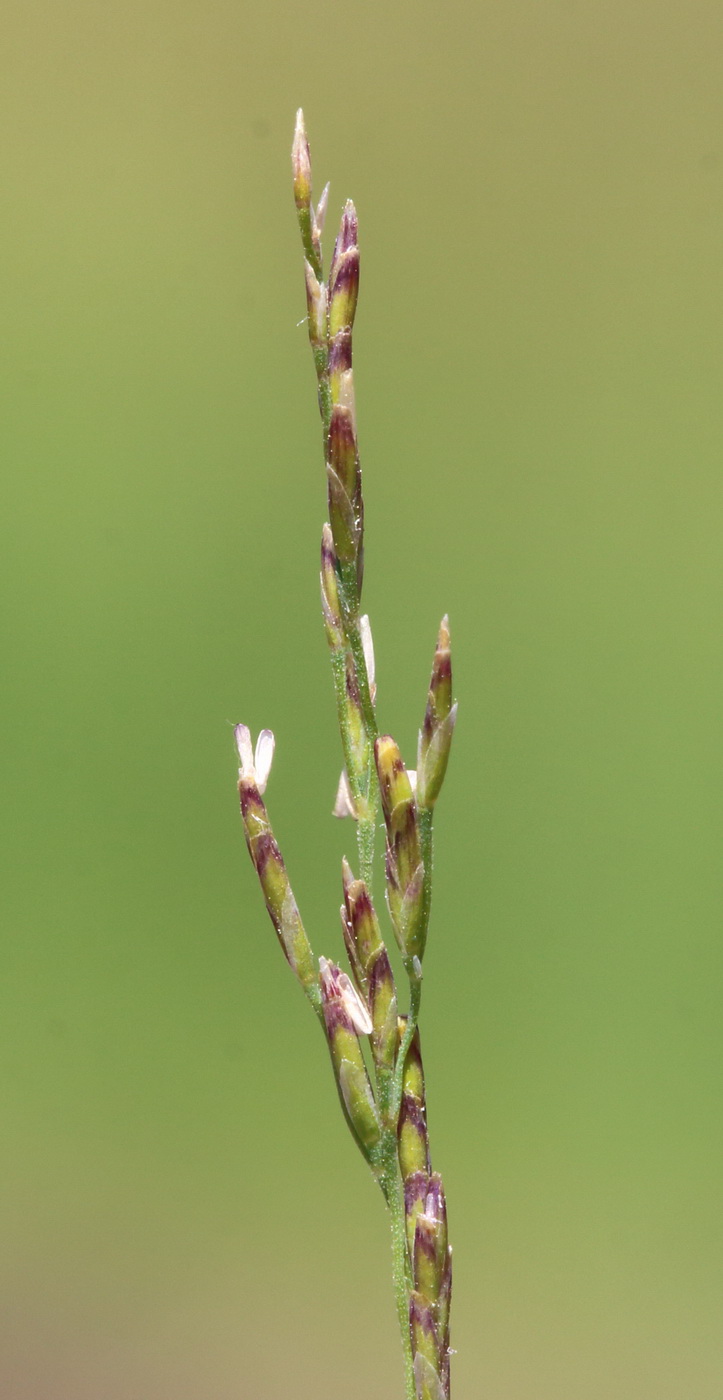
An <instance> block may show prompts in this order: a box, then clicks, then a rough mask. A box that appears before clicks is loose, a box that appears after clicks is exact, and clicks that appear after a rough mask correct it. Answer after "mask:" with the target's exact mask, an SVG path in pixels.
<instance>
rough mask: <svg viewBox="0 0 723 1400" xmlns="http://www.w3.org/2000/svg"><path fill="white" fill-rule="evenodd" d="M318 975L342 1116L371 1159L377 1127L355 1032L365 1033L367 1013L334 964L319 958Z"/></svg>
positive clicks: (376, 1136)
mask: <svg viewBox="0 0 723 1400" xmlns="http://www.w3.org/2000/svg"><path fill="white" fill-rule="evenodd" d="M319 974H320V984H321V1004H322V1008H323V1012H324V1024H325V1026H326V1036H327V1040H328V1042H329V1050H330V1052H331V1062H332V1065H333V1068H334V1077H335V1079H336V1084H337V1088H338V1090H339V1098H340V1100H341V1105H342V1108H343V1110H344V1116H345V1118H346V1120H347V1123H348V1124H349V1127H350V1128H351V1131H352V1133H353V1135H354V1138H355V1139H356V1141H357V1143H358V1145H359V1147H360V1148H361V1150H362V1152H363V1153H364V1156H365V1157H366V1158H367V1159H368V1160H372V1158H373V1155H374V1149H375V1148H376V1147H377V1145H378V1143H379V1137H380V1131H381V1128H380V1123H379V1114H378V1112H377V1106H376V1103H375V1102H374V1095H373V1093H372V1087H371V1084H370V1083H369V1076H368V1074H367V1071H366V1066H365V1064H364V1057H363V1055H362V1052H361V1046H360V1044H359V1033H360V1032H361V1033H362V1034H364V1035H368V1034H369V1032H370V1031H371V1029H372V1020H371V1016H370V1015H369V1011H368V1008H367V1007H366V1005H365V1003H364V1002H363V1001H362V999H361V997H360V996H359V993H358V992H357V991H356V990H355V989H354V987H353V986H352V983H351V982H350V981H349V978H348V977H347V975H346V973H345V972H342V970H341V968H339V967H337V966H336V964H335V963H332V962H327V959H326V958H320V959H319Z"/></svg>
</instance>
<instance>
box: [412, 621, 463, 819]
mask: <svg viewBox="0 0 723 1400" xmlns="http://www.w3.org/2000/svg"><path fill="white" fill-rule="evenodd" d="M456 720H457V706H456V705H453V704H452V660H451V654H450V646H449V619H448V618H447V617H443V618H442V622H441V625H440V628H439V636H438V638H437V646H436V650H435V653H434V663H433V665H432V679H431V681H430V683H429V695H428V697H427V709H426V712H425V715H424V724H423V725H422V728H421V730H420V732H419V747H418V750H417V805H418V806H419V807H433V806H434V804H435V802H436V801H437V798H438V797H439V792H440V788H441V786H442V783H443V782H444V775H445V773H446V771H447V762H448V759H449V751H450V748H451V746H452V735H453V733H454V726H455V723H456Z"/></svg>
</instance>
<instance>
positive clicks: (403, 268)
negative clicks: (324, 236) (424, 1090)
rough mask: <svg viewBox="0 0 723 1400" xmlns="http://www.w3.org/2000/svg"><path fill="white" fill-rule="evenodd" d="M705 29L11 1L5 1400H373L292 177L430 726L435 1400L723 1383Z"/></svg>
mask: <svg viewBox="0 0 723 1400" xmlns="http://www.w3.org/2000/svg"><path fill="white" fill-rule="evenodd" d="M721 37H722V34H721V16H720V7H719V5H718V4H717V3H716V0H688V3H687V4H685V5H682V4H674V3H671V0H607V3H606V4H604V5H601V4H592V3H581V2H579V3H576V0H548V3H537V0H504V3H503V0H486V2H485V3H482V4H470V3H461V0H451V3H449V4H448V5H447V6H446V7H445V8H444V9H442V8H441V7H440V6H439V5H438V4H433V3H429V0H425V2H424V3H419V4H411V3H394V0H392V3H380V0H368V2H367V3H366V4H365V5H363V6H361V7H360V6H340V5H338V4H329V3H326V0H320V2H319V3H318V4H317V5H316V6H301V5H295V4H291V3H289V4H279V3H277V0H270V3H269V0H267V3H266V4H265V5H263V6H262V5H260V4H257V5H251V4H249V3H247V0H241V3H234V4H231V3H228V0H206V2H205V3H203V4H201V3H200V0H174V3H170V0H143V3H140V0H123V3H122V4H121V3H119V0H108V3H104V4H100V3H92V0H64V3H63V4H62V5H58V4H52V3H49V0H8V4H7V7H6V10H5V15H4V20H3V52H2V60H1V61H2V69H3V80H2V93H1V96H0V120H1V123H2V132H3V136H2V146H3V170H4V174H3V179H2V195H1V196H0V198H1V201H2V214H1V217H0V245H1V247H2V254H1V256H0V307H1V308H2V312H1V315H2V337H1V341H2V374H1V375H0V393H1V395H2V422H3V461H4V466H3V472H2V478H3V485H2V497H3V507H2V524H1V525H0V530H1V532H2V540H1V544H0V572H1V576H2V584H1V595H2V656H3V681H2V688H1V691H0V715H1V722H0V745H1V747H2V756H1V760H0V761H1V766H2V774H3V799H2V809H1V810H2V841H1V845H0V861H1V862H2V934H1V950H2V951H1V958H0V1003H1V1005H0V1099H1V1103H2V1149H1V1150H0V1219H1V1222H2V1223H1V1227H0V1233H1V1236H2V1245H1V1250H0V1256H1V1260H2V1262H1V1263H0V1290H1V1294H2V1317H3V1321H2V1333H3V1337H2V1345H1V1346H0V1392H1V1393H2V1395H3V1397H4V1400H282V1397H284V1400H286V1397H289V1396H292V1395H293V1396H294V1397H295V1398H296V1400H312V1397H313V1400H326V1398H327V1397H328V1398H329V1400H332V1397H338V1396H340V1395H344V1396H345V1397H347V1400H369V1398H370V1397H374V1400H398V1397H399V1396H400V1395H401V1388H402V1387H401V1372H400V1369H399V1360H398V1355H397V1339H396V1334H395V1318H394V1313H393V1307H392V1301H391V1291H390V1284H389V1280H388V1244H387V1237H386V1224H385V1221H384V1219H383V1216H382V1209H381V1203H380V1201H379V1200H378V1199H377V1197H376V1194H375V1190H374V1188H373V1186H372V1184H371V1182H370V1180H369V1179H368V1177H367V1174H366V1171H365V1169H364V1167H363V1164H362V1163H361V1159H360V1158H358V1157H357V1155H356V1154H355V1151H354V1149H353V1146H352V1144H351V1142H350V1140H349V1139H348V1137H347V1134H346V1130H345V1128H344V1125H343V1123H342V1121H341V1117H340V1114H339V1111H338V1105H337V1102H336V1096H335V1092H334V1090H333V1085H332V1081H331V1074H330V1071H329V1067H328V1063H327V1060H326V1052H325V1048H324V1046H323V1043H322V1040H321V1037H320V1036H319V1034H318V1030H317V1028H316V1026H315V1025H314V1023H313V1018H312V1017H311V1016H310V1014H309V1012H308V1007H307V1006H306V1004H305V1003H304V1002H303V998H302V997H301V995H300V994H299V991H298V988H297V987H296V986H295V985H294V982H293V979H292V977H291V976H290V974H289V973H288V971H287V969H286V968H285V967H284V965H283V962H282V959H281V957H280V954H279V950H278V947H277V945H276V942H275V939H274V936H273V932H272V930H271V926H270V924H269V923H268V920H267V917H266V914H265V912H264V911H263V908H262V905H261V901H260V898H259V894H258V890H257V888H256V885H255V881H254V878H253V875H252V871H251V869H250V865H249V863H248V860H247V856H246V852H245V850H244V847H243V841H242V835H241V827H240V823H239V819H238V815H237V810H236V799H235V790H234V776H235V763H234V755H233V750H232V737H231V730H230V727H229V726H230V722H232V721H234V720H237V719H240V718H243V719H244V720H246V721H247V722H248V723H249V724H251V725H252V726H253V728H254V729H256V728H258V727H260V726H261V725H270V726H271V727H273V728H274V730H275V731H276V733H277V740H278V746H277V762H276V765H275V769H274V774H273V777H272V784H271V788H270V793H269V798H270V803H271V808H272V813H273V817H274V821H275V825H276V827H277V832H278V835H279V837H280V840H281V842H282V845H283V848H284V851H285V854H286V858H287V862H288V865H289V866H290V870H291V873H292V876H293V880H294V883H295V886H296V889H297V894H298V897H299V900H300V902H301V904H302V908H303V911H304V914H305V919H306V922H307V926H308V928H309V930H310V933H311V936H312V939H313V942H314V944H315V947H316V950H317V951H323V952H325V953H326V954H327V955H332V956H334V955H338V954H339V952H340V935H339V931H338V918H337V915H336V912H335V911H336V909H337V907H338V902H339V876H338V862H339V858H340V856H341V853H342V851H343V849H344V848H349V847H350V846H351V845H352V841H353V838H352V833H351V831H350V830H349V829H348V828H346V827H344V826H342V825H341V824H339V823H334V822H333V821H332V819H331V816H330V805H331V800H332V797H333V792H334V788H335V784H336V778H337V774H338V769H339V741H338V737H337V735H336V732H335V728H334V713H333V703H332V697H331V688H330V680H329V675H328V666H327V657H326V654H325V643H324V638H323V633H322V629H321V626H320V622H319V616H318V611H319V610H318V593H317V578H316V572H317V551H318V539H319V531H320V526H321V522H322V520H323V518H324V487H323V481H322V472H321V465H320V454H319V429H318V423H317V417H316V406H315V397H314V385H313V372H312V367H311V363H310V359H309V354H308V347H307V344H306V336H305V331H304V327H303V325H300V324H298V323H299V322H300V321H301V318H302V316H303V314H304V301H303V290H302V282H301V269H300V263H299V253H298V246H297V235H296V229H295V220H294V213H293V206H292V201H291V193H290V185H289V164H288V153H289V146H290V140H291V132H292V126H293V116H294V111H295V108H296V106H297V105H298V104H299V103H300V102H301V103H303V104H304V107H305V110H306V113H307V120H308V124H309V129H310V134H311V141H312V154H313V158H314V164H315V171H316V175H317V188H318V189H320V187H321V183H322V182H323V180H324V179H326V178H327V177H329V178H331V181H332V197H331V210H332V215H331V218H332V221H333V220H334V218H335V217H336V216H337V214H338V210H339V209H340V206H341V203H342V201H343V199H344V198H345V197H347V196H348V195H350V194H353V196H354V198H355V200H356V202H357V205H358V208H359V213H360V220H361V237H362V258H363V266H362V299H361V303H360V312H359V319H358V331H357V335H356V378H357V392H358V405H359V417H360V434H361V445H362V454H363V464H364V468H365V485H366V498H367V523H368V547H367V587H366V601H367V605H368V608H369V611H370V613H371V616H372V620H373V625H374V630H375V636H376V642H377V653H378V667H379V672H380V684H379V708H380V716H381V721H382V724H383V726H384V727H385V728H390V729H392V730H393V731H394V732H395V734H397V736H398V738H399V740H400V742H401V743H402V745H403V748H404V750H405V752H406V753H407V755H408V756H409V759H410V760H411V757H412V754H413V747H414V740H415V734H416V729H417V726H418V723H419V721H420V718H421V714H422V710H423V705H424V697H425V690H426V684H427V678H428V673H429V666H430V662H431V655H432V648H433V641H434V636H435V632H436V627H437V624H438V620H439V617H440V615H441V613H442V611H444V610H449V613H450V616H451V619H452V628H453V642H454V649H455V662H456V690H457V694H458V698H459V700H460V722H459V727H458V735H457V740H456V750H455V753H454V757H453V761H452V764H451V767H450V772H449V777H448V783H447V787H446V790H445V793H444V796H443V800H442V802H441V805H440V808H439V812H438V823H437V825H438V844H437V879H436V893H435V901H436V904H435V920H434V928H433V933H432V936H431V942H430V947H429V953H428V959H427V963H426V967H427V990H426V1004H425V1009H424V1043H425V1051H426V1060H427V1064H428V1092H429V1104H430V1122H431V1129H432V1134H433V1147H434V1151H435V1159H436V1163H437V1165H438V1167H439V1168H440V1169H442V1170H443V1172H444V1174H445V1179H446V1182H447V1187H448V1192H449V1196H450V1209H451V1223H452V1229H453V1234H454V1242H455V1245H456V1306H455V1330H454V1339H453V1340H454V1344H455V1346H456V1347H457V1349H458V1357H457V1360H456V1372H455V1394H456V1395H457V1396H458V1397H460V1400H462V1397H464V1400H477V1397H481V1398H482V1400H612V1397H615V1400H719V1397H720V1395H721V1393H722V1387H723V1341H722V1339H721V1304H722V1302H723V1297H722V1295H723V1286H722V1285H723V1206H722V1204H721V1175H722V1172H723V1133H722V1131H721V1120H722V1110H723V1093H722V1087H723V1086H722V1079H723V1071H722V1065H723V1054H722V1052H723V1032H722V1026H723V958H722V954H721V876H720V870H721V835H722V830H723V823H722V817H723V812H722V810H721V809H722V800H721V691H722V689H723V655H722V642H721V635H722V629H721V582H722V580H721V574H722V572H723V566H722V563H721V560H722V551H721V526H722V525H723V508H722V506H723V502H722V500H721V448H722V447H723V423H722V421H721V408H720V379H721V348H722V345H721V341H722V336H721V324H722V317H721V312H722V306H721V302H722V293H723V272H722V271H721V212H722V199H721V195H722V182H723V137H722V135H721V133H722V132H723V98H722V96H721V81H720V41H721Z"/></svg>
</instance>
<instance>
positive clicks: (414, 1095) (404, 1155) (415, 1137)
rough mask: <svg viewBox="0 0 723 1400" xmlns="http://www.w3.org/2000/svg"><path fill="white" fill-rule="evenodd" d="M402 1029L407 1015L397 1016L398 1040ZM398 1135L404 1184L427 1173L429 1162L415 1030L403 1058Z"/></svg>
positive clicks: (425, 1108)
mask: <svg viewBox="0 0 723 1400" xmlns="http://www.w3.org/2000/svg"><path fill="white" fill-rule="evenodd" d="M405 1030H406V1017H404V1016H400V1017H399V1026H398V1035H399V1040H400V1041H401V1040H402V1037H403V1035H404V1031H405ZM397 1138H398V1152H399V1167H400V1170H401V1173H402V1180H403V1181H404V1182H405V1183H406V1182H407V1181H408V1179H409V1177H410V1176H416V1175H417V1174H419V1173H420V1172H422V1173H427V1174H428V1173H429V1170H430V1162H429V1137H428V1134H427V1107H426V1101H425V1094H424V1070H423V1068H422V1052H421V1047H420V1041H419V1030H418V1029H417V1030H415V1032H414V1035H413V1037H412V1041H411V1044H410V1046H409V1049H408V1051H407V1057H406V1059H405V1061H404V1072H403V1076H402V1104H401V1109H400V1112H399V1123H398V1127H397Z"/></svg>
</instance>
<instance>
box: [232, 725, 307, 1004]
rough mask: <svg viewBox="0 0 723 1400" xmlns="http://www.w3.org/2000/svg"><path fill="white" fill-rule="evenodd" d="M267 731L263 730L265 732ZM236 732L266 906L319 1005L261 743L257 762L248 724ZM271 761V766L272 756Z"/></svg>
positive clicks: (242, 796) (241, 786) (244, 802)
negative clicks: (271, 812)
mask: <svg viewBox="0 0 723 1400" xmlns="http://www.w3.org/2000/svg"><path fill="white" fill-rule="evenodd" d="M268 732H269V731H264V733H268ZM235 733H236V743H237V747H238V751H239V757H240V759H241V769H240V771H239V782H238V792H239V802H240V804H241V817H242V820H243V827H244V834H245V836H246V845H247V846H248V850H249V854H250V856H251V859H252V861H253V864H254V868H255V870H256V874H257V875H258V877H259V883H260V885H261V889H262V891H263V895H264V899H265V901H266V908H267V909H268V911H269V915H270V918H271V922H272V924H273V925H274V928H275V929H276V933H277V935H278V939H279V942H280V944H281V947H282V948H283V950H284V953H285V955H286V958H287V961H288V963H289V966H290V967H291V968H292V970H293V971H294V972H295V973H296V976H297V977H298V979H299V981H300V982H301V985H302V987H303V988H304V990H305V992H306V993H307V995H308V996H309V998H310V1000H311V1001H312V1002H314V1004H315V1005H316V1004H318V991H317V987H316V967H315V965H314V955H313V953H312V951H311V946H310V944H309V940H308V938H307V936H306V932H305V929H304V925H303V924H302V922H301V915H300V913H299V908H298V905H297V903H296V900H295V898H294V892H293V890H292V888H291V884H290V881H289V877H288V875H287V873H286V866H285V865H284V860H283V857H282V855H281V851H280V850H279V847H278V845H277V843H276V840H275V837H274V833H273V831H272V830H271V823H270V821H269V816H268V812H267V811H266V806H265V803H264V800H263V798H262V796H261V792H260V787H263V786H264V785H265V777H266V776H267V774H264V776H263V779H262V780H261V782H260V781H259V773H258V770H257V765H258V763H259V758H258V755H259V751H260V745H257V758H256V762H253V761H251V759H250V749H251V741H250V736H249V732H248V729H247V728H246V726H245V725H242V724H239V725H236V730H235ZM270 737H271V740H272V744H271V751H272V752H273V736H270ZM262 752H263V750H262ZM268 763H269V766H270V759H269V760H268Z"/></svg>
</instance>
